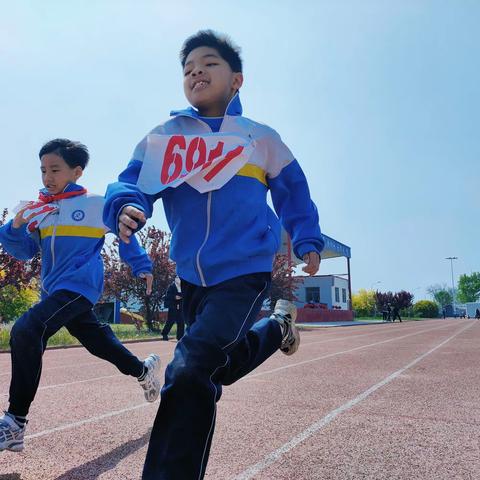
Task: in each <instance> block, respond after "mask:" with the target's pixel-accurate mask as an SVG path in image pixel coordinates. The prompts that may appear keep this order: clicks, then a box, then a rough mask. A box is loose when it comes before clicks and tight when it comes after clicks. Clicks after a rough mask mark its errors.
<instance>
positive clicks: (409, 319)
mask: <svg viewBox="0 0 480 480" xmlns="http://www.w3.org/2000/svg"><path fill="white" fill-rule="evenodd" d="M354 320H358V321H364V320H377V321H379V320H382V316H381V315H377V316H376V317H372V316H370V317H355V318H354ZM417 320H425V318H420V317H402V321H403V322H410V321H417ZM395 323H399V322H398V320H395Z"/></svg>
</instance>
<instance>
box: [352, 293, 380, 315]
mask: <svg viewBox="0 0 480 480" xmlns="http://www.w3.org/2000/svg"><path fill="white" fill-rule="evenodd" d="M375 293H376V292H374V291H373V290H365V289H364V288H361V289H360V290H359V291H358V292H357V293H354V294H353V295H352V308H353V310H355V313H356V315H357V316H359V317H366V316H368V315H371V314H372V313H373V312H374V310H375Z"/></svg>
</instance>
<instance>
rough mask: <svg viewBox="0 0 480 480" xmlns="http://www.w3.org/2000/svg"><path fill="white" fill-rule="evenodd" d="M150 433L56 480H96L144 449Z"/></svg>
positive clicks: (8, 478)
mask: <svg viewBox="0 0 480 480" xmlns="http://www.w3.org/2000/svg"><path fill="white" fill-rule="evenodd" d="M150 432H151V429H149V430H148V432H147V433H145V435H143V436H142V437H140V438H137V439H136V440H130V441H129V442H127V443H124V444H123V445H120V446H119V447H117V448H115V449H114V450H112V451H111V452H108V453H106V454H104V455H102V456H101V457H98V458H95V459H93V460H90V462H87V463H84V464H83V465H79V466H78V467H75V468H72V469H71V470H68V472H65V473H63V474H62V475H60V476H59V477H57V478H56V479H55V480H74V479H80V478H81V479H82V480H95V479H96V478H98V477H99V476H100V475H101V474H102V473H105V472H107V471H108V470H111V469H112V468H114V467H115V465H117V464H118V463H119V462H120V461H121V460H123V459H124V458H125V457H128V455H130V454H131V453H133V452H135V451H136V450H138V449H140V448H142V447H143V446H144V445H146V444H147V443H148V440H149V439H150ZM142 468H143V465H141V466H140V467H139V471H138V476H139V477H140V475H141V469H142ZM0 480H21V478H20V477H11V478H10V477H8V476H7V477H5V479H3V477H1V476H0Z"/></svg>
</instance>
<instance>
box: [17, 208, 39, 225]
mask: <svg viewBox="0 0 480 480" xmlns="http://www.w3.org/2000/svg"><path fill="white" fill-rule="evenodd" d="M28 208H29V205H27V206H26V207H24V208H22V209H21V210H20V211H19V212H18V213H17V214H16V215H15V218H14V219H13V223H12V227H13V228H20V227H21V226H22V225H25V224H26V223H28V222H29V221H30V220H31V219H32V218H33V217H34V216H35V215H36V213H35V212H34V213H31V214H30V215H29V216H28V217H27V218H23V214H24V213H25V210H27V209H28Z"/></svg>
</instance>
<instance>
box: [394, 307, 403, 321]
mask: <svg viewBox="0 0 480 480" xmlns="http://www.w3.org/2000/svg"><path fill="white" fill-rule="evenodd" d="M397 318H398V320H400V322H401V321H402V317H401V316H400V309H399V308H398V307H397V305H394V306H393V310H392V322H394V321H395V320H396V319H397Z"/></svg>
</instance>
